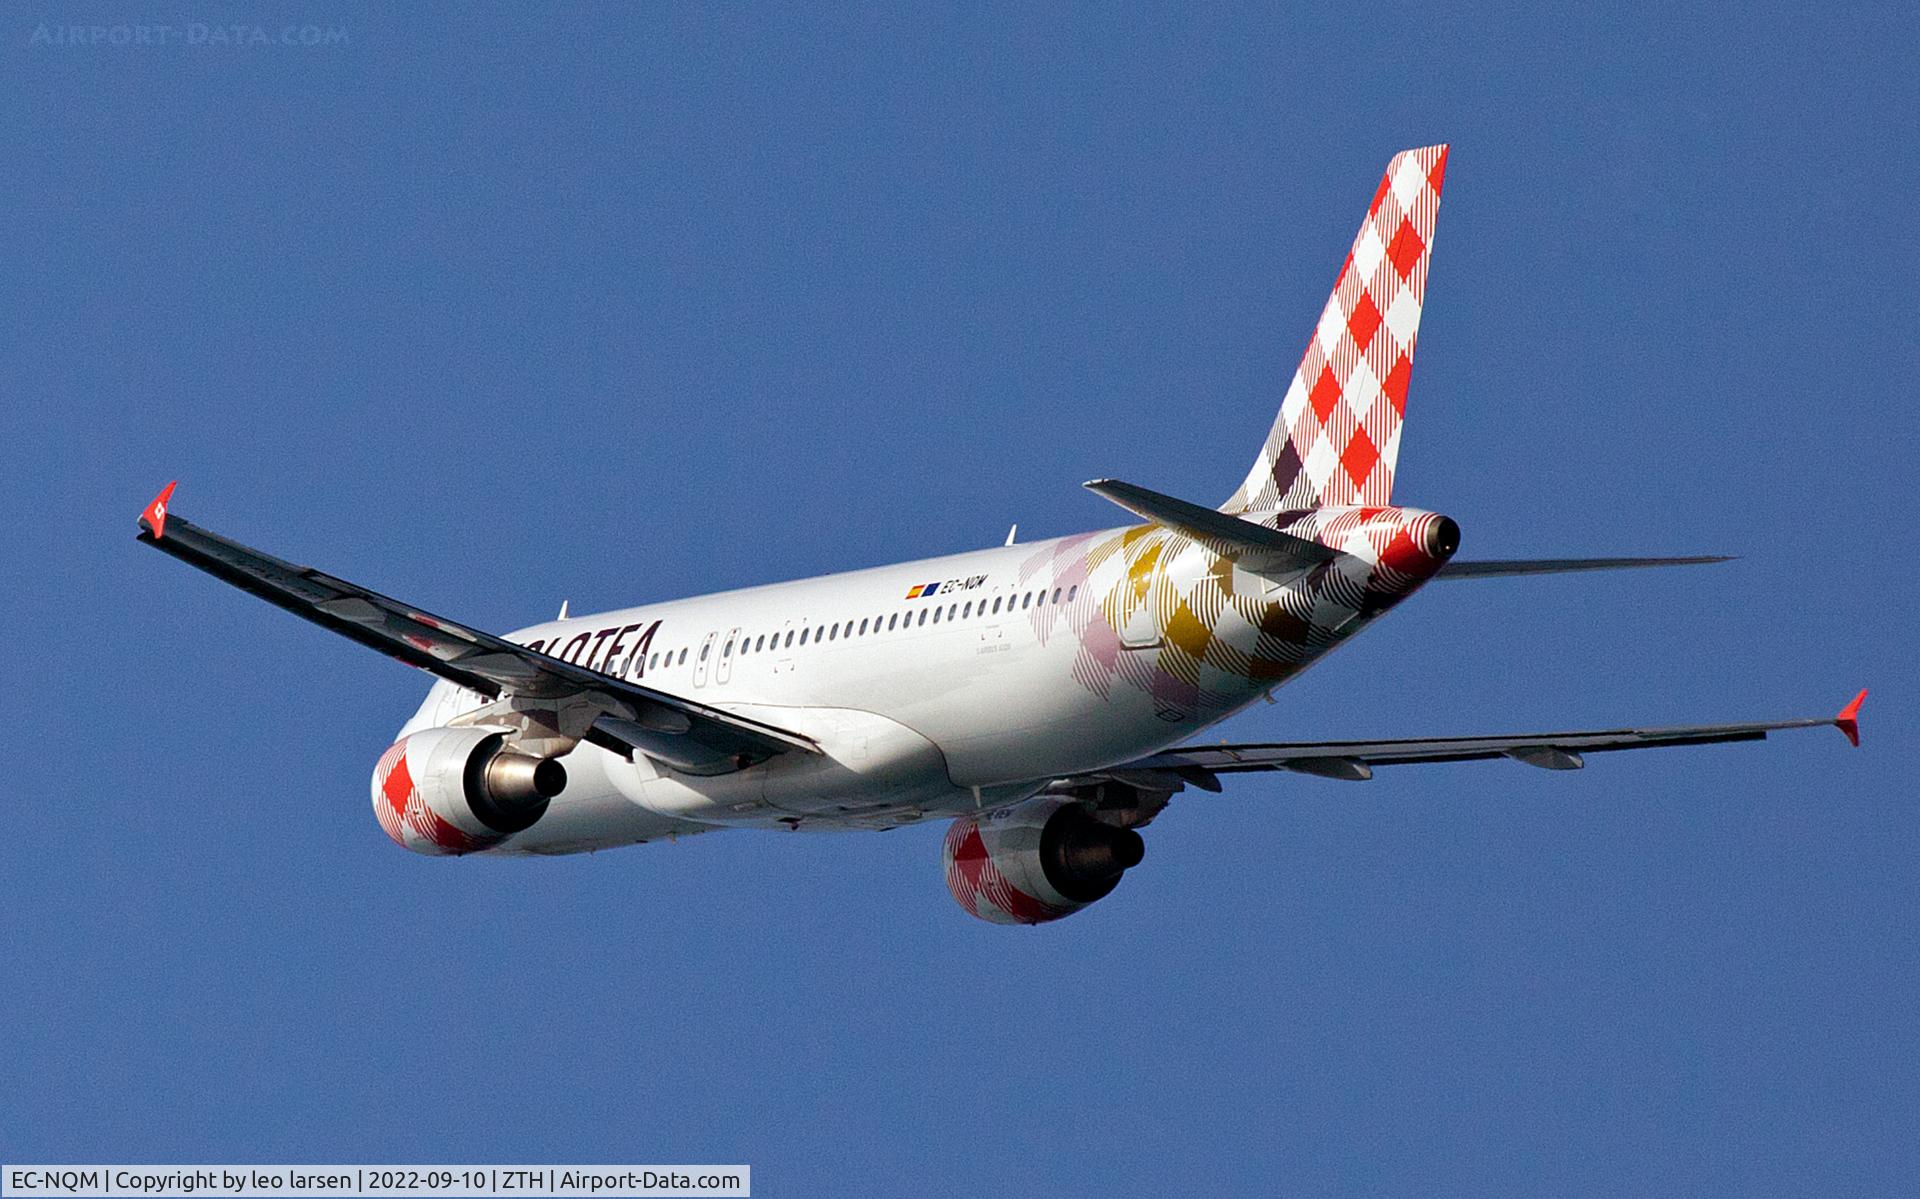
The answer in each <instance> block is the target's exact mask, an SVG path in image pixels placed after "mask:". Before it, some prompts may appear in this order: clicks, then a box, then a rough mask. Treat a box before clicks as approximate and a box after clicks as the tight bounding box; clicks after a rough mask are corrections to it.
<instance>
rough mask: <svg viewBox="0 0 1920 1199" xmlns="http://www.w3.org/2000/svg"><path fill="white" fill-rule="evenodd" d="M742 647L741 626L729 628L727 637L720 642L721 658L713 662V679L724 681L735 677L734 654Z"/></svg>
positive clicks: (719, 681)
mask: <svg viewBox="0 0 1920 1199" xmlns="http://www.w3.org/2000/svg"><path fill="white" fill-rule="evenodd" d="M739 649H740V626H739V625H735V626H733V627H732V628H730V629H728V630H727V639H726V640H725V641H722V642H721V643H720V658H719V660H718V661H716V662H715V663H714V664H713V679H714V682H716V683H724V682H726V681H727V680H728V679H731V678H732V677H733V655H734V654H735V653H737V652H738V651H739Z"/></svg>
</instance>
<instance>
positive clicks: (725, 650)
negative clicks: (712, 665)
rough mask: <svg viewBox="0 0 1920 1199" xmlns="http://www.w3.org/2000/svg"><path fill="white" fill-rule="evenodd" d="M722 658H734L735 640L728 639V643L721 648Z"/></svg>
mask: <svg viewBox="0 0 1920 1199" xmlns="http://www.w3.org/2000/svg"><path fill="white" fill-rule="evenodd" d="M720 656H721V657H723V658H731V657H733V638H731V637H729V638H727V643H726V644H725V645H724V646H722V647H721V648H720Z"/></svg>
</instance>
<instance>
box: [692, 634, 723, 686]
mask: <svg viewBox="0 0 1920 1199" xmlns="http://www.w3.org/2000/svg"><path fill="white" fill-rule="evenodd" d="M719 636H720V634H718V633H708V634H707V636H706V639H705V640H703V641H701V642H700V648H699V649H698V650H697V651H695V654H696V656H695V657H694V660H693V685H694V686H696V687H704V686H706V685H707V671H708V670H709V669H710V668H711V667H712V666H713V662H712V658H713V643H714V641H715V640H716V639H717V638H718V637H719Z"/></svg>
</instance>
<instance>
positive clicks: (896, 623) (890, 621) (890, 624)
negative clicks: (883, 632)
mask: <svg viewBox="0 0 1920 1199" xmlns="http://www.w3.org/2000/svg"><path fill="white" fill-rule="evenodd" d="M899 627H900V614H899V613H898V612H895V613H894V614H893V615H892V616H889V617H887V628H889V629H897V628H899Z"/></svg>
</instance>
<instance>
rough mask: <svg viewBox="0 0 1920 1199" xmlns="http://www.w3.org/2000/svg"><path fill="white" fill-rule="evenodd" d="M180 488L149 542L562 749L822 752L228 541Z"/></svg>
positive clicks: (668, 757)
mask: <svg viewBox="0 0 1920 1199" xmlns="http://www.w3.org/2000/svg"><path fill="white" fill-rule="evenodd" d="M173 489H174V484H172V483H169V484H167V487H166V490H164V491H162V492H161V493H160V494H159V495H158V496H157V497H156V498H155V499H154V501H153V502H152V503H151V504H148V505H147V507H146V510H145V511H144V512H142V513H141V514H140V530H141V531H140V540H141V541H142V542H145V543H146V544H148V545H151V546H153V547H154V548H155V549H157V550H160V551H162V552H163V553H167V554H171V555H173V556H174V557H176V558H178V559H180V560H181V561H182V562H185V563H187V564H188V565H189V566H197V567H199V568H200V569H201V570H204V571H206V572H207V573H208V574H210V575H212V576H214V577H215V578H217V579H220V580H221V581H223V582H227V583H231V584H233V585H234V586H235V587H238V588H240V589H241V590H242V591H250V592H252V593H253V594H254V595H257V596H259V597H260V598H261V599H263V600H266V601H267V602H268V603H270V604H273V605H275V606H277V607H281V608H285V609H286V610H287V611H289V612H291V613H293V614H294V615H295V616H299V617H302V618H304V619H306V620H310V621H312V622H313V623H314V624H317V625H319V626H321V627H322V628H325V629H330V630H332V631H333V632H335V633H339V634H340V635H341V636H343V637H346V638H349V639H351V640H353V641H357V642H359V643H360V644H361V645H365V646H369V647H371V648H373V649H377V650H379V651H380V652H381V653H384V654H386V655H387V656H389V657H392V658H396V659H398V660H399V661H402V662H405V663H406V664H407V665H409V666H417V667H419V668H420V669H421V670H424V671H426V672H427V673H429V674H433V675H437V676H439V677H440V678H443V679H447V680H449V681H451V682H454V683H457V684H459V685H460V686H462V687H465V688H467V689H468V690H469V691H475V692H478V693H479V694H481V695H485V696H488V697H491V698H493V699H496V700H499V701H500V707H499V712H500V714H502V715H504V716H506V717H508V718H509V719H511V720H512V721H515V722H518V723H520V724H522V725H524V726H525V728H524V730H523V731H524V733H525V735H526V736H527V737H529V738H530V739H535V740H541V739H544V740H546V741H547V742H548V743H549V744H550V745H551V746H552V747H553V752H556V753H564V752H566V751H567V750H570V749H572V748H573V746H574V745H575V744H576V743H578V742H580V741H591V742H593V743H594V744H596V745H599V746H601V747H602V748H605V749H610V750H612V751H614V752H615V753H618V754H620V755H621V756H623V757H629V758H630V757H632V756H633V754H634V752H635V751H638V752H640V753H644V754H646V755H647V756H648V757H650V758H653V759H655V760H656V761H660V762H664V763H666V764H667V765H669V766H672V767H673V768H675V769H676V770H681V771H684V772H685V773H688V774H701V775H712V774H728V773H731V772H733V771H736V770H741V769H744V768H746V767H747V766H750V765H752V764H754V763H756V762H762V761H765V760H766V759H768V758H770V757H772V756H773V755H775V754H781V753H790V752H800V753H819V752H820V749H819V746H818V745H817V744H815V742H814V741H813V739H812V738H811V737H807V736H804V735H803V734H800V733H795V732H790V731H788V730H786V729H781V728H776V727H774V726H773V725H770V724H765V723H763V722H761V721H758V720H750V719H748V718H746V717H744V716H737V715H735V714H733V713H731V712H726V711H722V710H721V709H719V708H713V707H709V706H708V705H706V704H701V703H695V702H694V701H692V700H690V699H685V698H683V697H681V696H678V695H673V694H670V693H668V692H665V691H658V690H655V689H654V688H652V687H646V686H642V685H641V684H639V683H635V682H630V681H628V680H627V679H624V678H621V677H619V675H618V674H617V673H614V674H608V673H602V672H601V671H598V670H590V669H588V668H587V667H584V666H580V665H577V664H575V663H572V662H566V661H563V660H561V659H559V658H555V657H552V656H550V655H547V654H543V653H540V652H539V651H537V650H531V649H528V648H527V647H526V646H524V645H516V644H515V643H513V642H511V641H508V640H506V639H505V638H503V637H496V636H494V635H493V634H491V633H484V632H481V631H480V630H479V629H474V628H469V627H468V626H466V625H463V624H459V623H457V622H455V621H451V620H448V619H446V618H445V617H443V616H435V615H433V614H432V613H430V612H423V611H421V610H420V609H419V608H416V607H414V606H413V605H411V604H406V603H402V602H401V601H399V600H396V599H391V598H389V597H387V596H384V595H381V594H380V593H379V592H377V591H370V590H368V589H367V588H365V587H361V586H358V585H356V584H353V583H349V582H347V581H346V580H345V579H339V578H335V577H334V576H332V575H329V574H324V573H322V572H321V571H317V570H314V569H313V568H311V567H307V566H298V565H295V564H294V563H292V562H287V561H283V560H282V559H279V558H276V557H274V556H273V555H271V554H266V553H262V552H261V551H259V550H256V549H252V548H250V547H248V546H244V545H241V544H240V543H239V542H237V541H230V540H228V539H227V538H225V537H222V536H220V535H219V534H218V533H214V532H212V531H210V530H207V529H203V528H201V527H199V526H198V525H195V524H190V523H188V522H187V521H185V520H182V519H181V518H180V517H178V516H173V515H171V514H170V513H169V512H168V505H169V503H170V502H171V500H172V498H173ZM614 669H615V670H616V671H619V670H621V669H622V668H621V667H617V666H616V667H615V668H614ZM491 711H492V710H489V712H490V713H491ZM489 718H491V716H490V717H489Z"/></svg>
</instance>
